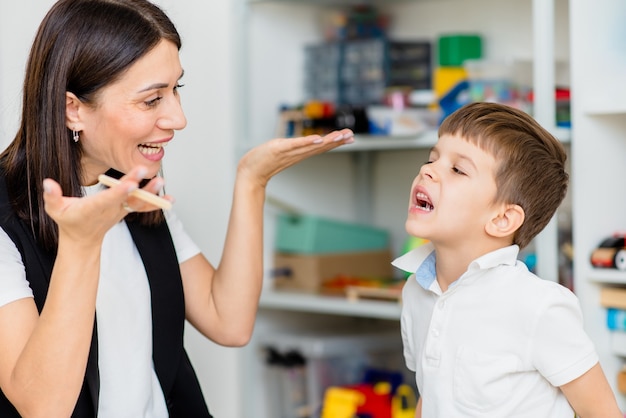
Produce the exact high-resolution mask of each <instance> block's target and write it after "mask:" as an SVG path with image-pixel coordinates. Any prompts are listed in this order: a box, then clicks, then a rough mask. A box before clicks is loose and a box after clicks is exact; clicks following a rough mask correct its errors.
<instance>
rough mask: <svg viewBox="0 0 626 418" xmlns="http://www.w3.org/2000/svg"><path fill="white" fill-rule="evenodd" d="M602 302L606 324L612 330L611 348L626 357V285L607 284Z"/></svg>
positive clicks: (603, 289) (602, 290)
mask: <svg viewBox="0 0 626 418" xmlns="http://www.w3.org/2000/svg"><path fill="white" fill-rule="evenodd" d="M600 304H601V305H602V306H603V307H605V308H606V326H607V328H608V329H609V330H610V331H611V349H612V351H613V352H614V353H615V354H617V355H619V356H623V357H626V287H609V286H605V287H603V288H602V289H601V290H600Z"/></svg>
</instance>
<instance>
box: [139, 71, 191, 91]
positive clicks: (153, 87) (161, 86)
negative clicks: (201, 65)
mask: <svg viewBox="0 0 626 418" xmlns="http://www.w3.org/2000/svg"><path fill="white" fill-rule="evenodd" d="M184 75H185V70H183V71H182V72H181V73H180V77H178V80H180V79H181V78H183V76H184ZM168 86H169V84H168V83H154V84H150V85H149V86H147V87H145V88H143V89H141V90H139V91H138V93H143V92H144V91H150V90H158V89H164V88H166V87H168Z"/></svg>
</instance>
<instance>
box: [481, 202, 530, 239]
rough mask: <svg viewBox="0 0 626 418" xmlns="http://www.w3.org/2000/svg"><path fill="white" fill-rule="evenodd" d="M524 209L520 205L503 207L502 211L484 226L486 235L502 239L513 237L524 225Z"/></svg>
mask: <svg viewBox="0 0 626 418" xmlns="http://www.w3.org/2000/svg"><path fill="white" fill-rule="evenodd" d="M524 216H525V214H524V209H522V207H521V206H520V205H505V206H504V207H503V208H502V211H500V212H498V213H497V214H496V216H495V217H494V218H493V219H491V220H490V221H489V222H488V223H487V225H486V226H485V231H486V232H487V234H489V235H491V236H493V237H497V238H502V237H506V236H509V235H513V234H514V233H515V231H517V230H518V229H519V228H520V226H522V224H523V223H524Z"/></svg>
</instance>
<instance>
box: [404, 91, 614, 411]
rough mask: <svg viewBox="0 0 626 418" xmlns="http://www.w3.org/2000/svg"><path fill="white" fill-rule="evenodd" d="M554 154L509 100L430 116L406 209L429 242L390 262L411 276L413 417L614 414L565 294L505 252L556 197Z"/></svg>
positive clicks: (563, 185)
mask: <svg viewBox="0 0 626 418" xmlns="http://www.w3.org/2000/svg"><path fill="white" fill-rule="evenodd" d="M565 160H566V154H565V151H564V149H563V147H562V145H561V144H560V143H559V142H558V141H557V140H556V139H555V138H554V137H553V136H552V135H550V134H549V133H548V132H547V131H546V130H545V129H543V128H542V127H541V126H540V125H539V124H538V123H537V122H535V120H534V119H533V118H531V117H530V116H528V115H527V114H526V113H524V112H521V111H519V110H517V109H514V108H511V107H508V106H504V105H499V104H494V103H474V104H470V105H467V106H465V107H463V108H461V109H459V110H458V111H456V112H455V113H453V114H452V115H450V116H449V117H448V118H447V119H446V120H445V121H444V122H443V123H442V125H441V127H440V129H439V140H438V142H437V144H436V145H435V146H434V147H433V149H432V150H431V152H430V157H429V159H428V162H427V163H426V164H424V165H423V166H422V167H421V169H420V171H419V173H418V175H417V177H416V178H415V180H414V181H413V185H412V187H411V196H410V201H409V211H408V217H407V220H406V230H407V231H408V233H409V234H411V235H413V236H416V237H420V238H424V239H428V240H429V241H430V243H429V244H426V245H424V246H422V247H418V248H417V249H415V250H413V251H411V252H409V253H407V254H405V255H404V256H402V257H400V258H398V259H396V260H395V261H394V265H395V266H396V267H398V268H401V269H403V270H405V271H408V272H411V273H415V274H414V275H412V276H411V277H409V279H408V280H407V283H406V285H405V287H404V290H403V309H402V320H401V323H402V339H403V343H404V356H405V360H406V364H407V367H408V368H409V369H410V370H412V371H414V372H415V375H416V382H417V387H418V389H419V391H420V394H421V397H420V399H419V402H418V406H417V410H416V413H415V416H416V417H424V418H436V417H440V418H454V417H490V418H511V417H528V418H542V417H545V418H560V417H563V418H572V417H573V416H574V415H575V413H576V414H578V415H579V416H580V417H582V418H588V417H602V418H623V415H621V413H620V412H619V409H618V407H617V402H616V400H615V397H614V395H613V393H612V391H611V388H610V386H609V384H608V382H607V380H606V378H605V376H604V373H603V371H602V369H601V368H600V365H599V363H598V356H597V354H596V352H595V348H594V345H593V343H592V342H591V341H590V339H589V337H588V336H587V335H586V334H585V332H584V330H583V325H582V315H581V311H580V307H579V304H578V300H577V298H576V297H575V296H574V294H573V293H571V292H570V291H569V290H568V289H566V288H565V287H563V286H561V285H559V284H557V283H554V282H551V281H546V280H541V279H539V278H538V277H537V276H535V275H534V274H532V273H530V272H529V271H528V269H527V268H526V266H525V265H524V264H523V263H522V262H520V261H518V260H517V255H518V252H519V249H520V248H523V247H524V246H526V245H527V244H528V243H529V242H530V241H531V240H532V239H533V238H534V237H535V235H537V234H538V233H539V232H540V231H541V230H542V229H543V228H544V227H545V225H546V224H547V223H548V221H549V220H550V219H551V218H552V216H553V215H554V213H555V211H556V209H557V207H558V206H559V205H560V203H561V201H562V200H563V198H564V196H565V193H566V190H567V183H568V174H567V173H566V171H565ZM574 411H575V412H574Z"/></svg>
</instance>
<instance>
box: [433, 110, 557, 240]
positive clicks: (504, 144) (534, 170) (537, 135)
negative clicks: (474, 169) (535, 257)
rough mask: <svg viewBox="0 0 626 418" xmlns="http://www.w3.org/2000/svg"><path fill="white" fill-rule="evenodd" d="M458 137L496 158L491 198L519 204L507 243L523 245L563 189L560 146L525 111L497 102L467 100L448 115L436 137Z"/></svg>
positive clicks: (549, 214) (542, 224) (550, 212)
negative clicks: (519, 218)
mask: <svg viewBox="0 0 626 418" xmlns="http://www.w3.org/2000/svg"><path fill="white" fill-rule="evenodd" d="M444 134H448V135H458V136H460V137H462V138H463V139H465V140H466V141H469V142H471V143H473V144H475V145H477V146H478V147H480V148H481V149H483V150H484V151H487V152H489V153H490V154H491V155H493V157H494V158H495V160H496V172H495V173H494V176H495V180H496V187H497V192H496V202H497V203H512V204H516V205H519V206H521V207H522V209H524V213H525V219H524V222H523V224H522V225H521V227H520V228H519V229H518V230H517V231H516V232H515V235H514V237H513V243H514V244H517V245H519V247H520V248H524V247H525V246H526V245H528V244H529V243H530V241H531V240H532V239H533V238H534V237H535V236H536V235H537V234H538V233H539V232H541V230H542V229H543V228H544V227H545V226H546V225H547V224H548V222H549V221H550V219H551V218H552V216H553V215H554V213H555V212H556V210H557V208H558V207H559V205H560V204H561V202H562V201H563V198H564V197H565V194H566V193H567V184H568V181H569V175H568V174H567V172H566V171H565V161H566V159H567V154H566V152H565V149H564V147H563V145H562V144H561V143H560V142H559V141H558V140H557V139H556V138H555V137H554V136H552V135H551V134H550V133H549V132H548V131H547V130H546V129H544V128H543V127H542V126H541V125H539V123H537V121H535V119H533V118H532V117H531V116H530V115H528V114H527V113H525V112H523V111H521V110H518V109H515V108H513V107H510V106H506V105H502V104H497V103H485V102H478V103H471V104H469V105H465V106H463V107H462V108H460V109H459V110H457V111H456V112H454V113H453V114H451V115H450V116H448V117H447V118H446V119H445V120H444V121H443V122H442V124H441V126H440V127H439V137H441V136H442V135H444Z"/></svg>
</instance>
